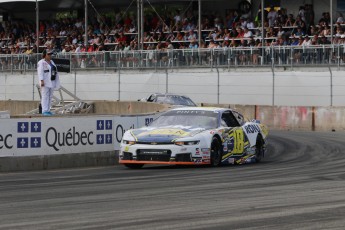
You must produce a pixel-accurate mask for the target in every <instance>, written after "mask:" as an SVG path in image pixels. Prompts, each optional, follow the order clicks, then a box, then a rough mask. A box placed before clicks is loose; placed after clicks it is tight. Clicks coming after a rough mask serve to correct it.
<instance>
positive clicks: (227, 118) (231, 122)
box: [221, 111, 240, 127]
mask: <svg viewBox="0 0 345 230" xmlns="http://www.w3.org/2000/svg"><path fill="white" fill-rule="evenodd" d="M221 125H222V126H227V127H237V126H240V124H239V123H238V121H237V120H236V118H235V117H234V115H233V114H232V112H231V111H225V112H223V114H222V120H221Z"/></svg>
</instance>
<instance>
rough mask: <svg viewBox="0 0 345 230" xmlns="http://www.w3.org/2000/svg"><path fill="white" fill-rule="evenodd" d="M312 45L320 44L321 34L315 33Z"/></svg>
mask: <svg viewBox="0 0 345 230" xmlns="http://www.w3.org/2000/svg"><path fill="white" fill-rule="evenodd" d="M311 45H314V46H315V45H319V35H317V34H314V36H313V38H312V39H311Z"/></svg>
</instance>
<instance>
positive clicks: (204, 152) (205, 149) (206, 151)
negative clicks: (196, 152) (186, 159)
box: [201, 148, 210, 155]
mask: <svg viewBox="0 0 345 230" xmlns="http://www.w3.org/2000/svg"><path fill="white" fill-rule="evenodd" d="M201 152H202V154H203V155H209V154H210V149H209V148H202V149H201Z"/></svg>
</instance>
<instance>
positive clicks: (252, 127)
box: [244, 124, 260, 133]
mask: <svg viewBox="0 0 345 230" xmlns="http://www.w3.org/2000/svg"><path fill="white" fill-rule="evenodd" d="M244 129H245V130H246V132H247V133H259V132H260V127H259V125H257V124H250V125H246V126H245V127H244Z"/></svg>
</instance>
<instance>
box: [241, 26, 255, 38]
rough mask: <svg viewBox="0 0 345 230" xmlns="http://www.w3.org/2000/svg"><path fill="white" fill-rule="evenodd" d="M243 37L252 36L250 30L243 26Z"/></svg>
mask: <svg viewBox="0 0 345 230" xmlns="http://www.w3.org/2000/svg"><path fill="white" fill-rule="evenodd" d="M243 37H244V38H250V37H253V33H252V31H250V30H249V29H248V28H247V27H245V28H244V31H243Z"/></svg>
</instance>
